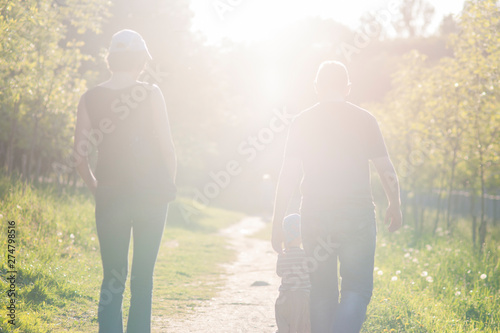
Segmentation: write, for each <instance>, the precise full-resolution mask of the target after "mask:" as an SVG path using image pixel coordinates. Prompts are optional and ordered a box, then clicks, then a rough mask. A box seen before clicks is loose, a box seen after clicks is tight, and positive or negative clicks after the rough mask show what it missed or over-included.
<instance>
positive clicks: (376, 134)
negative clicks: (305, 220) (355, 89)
mask: <svg viewBox="0 0 500 333" xmlns="http://www.w3.org/2000/svg"><path fill="white" fill-rule="evenodd" d="M386 155H387V149H386V146H385V143H384V139H383V138H382V133H381V132H380V128H379V126H378V123H377V120H376V119H375V117H374V116H373V115H372V114H370V113H369V112H368V111H366V110H364V109H362V108H360V107H358V106H356V105H354V104H351V103H349V102H343V101H332V102H322V103H318V104H316V105H314V106H313V107H311V108H309V109H307V110H305V111H303V112H301V113H300V114H299V115H297V116H296V117H295V118H294V120H293V122H292V125H291V127H290V130H289V133H288V140H287V145H286V149H285V156H286V157H298V158H300V160H301V162H302V167H303V172H304V176H303V179H302V183H301V193H302V205H301V210H302V211H304V210H306V211H309V212H310V211H312V210H328V209H329V208H332V207H335V206H337V205H344V204H346V203H349V204H350V203H353V204H361V205H366V207H369V206H370V205H371V206H372V207H373V203H372V201H373V200H372V194H371V188H370V173H369V164H368V160H370V159H373V158H376V157H383V156H386Z"/></svg>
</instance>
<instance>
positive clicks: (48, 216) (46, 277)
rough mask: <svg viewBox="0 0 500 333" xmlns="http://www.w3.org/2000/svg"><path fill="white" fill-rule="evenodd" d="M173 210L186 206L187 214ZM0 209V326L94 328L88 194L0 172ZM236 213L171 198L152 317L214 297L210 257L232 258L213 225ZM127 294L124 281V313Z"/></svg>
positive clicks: (96, 266) (95, 283)
mask: <svg viewBox="0 0 500 333" xmlns="http://www.w3.org/2000/svg"><path fill="white" fill-rule="evenodd" d="M181 209H184V211H186V210H187V211H189V212H192V214H191V216H190V219H189V220H186V219H184V218H183V216H182V214H181ZM0 214H1V216H0V222H1V225H2V234H1V235H0V244H1V245H0V246H2V251H0V276H1V278H0V293H1V296H0V300H1V301H0V305H1V308H2V309H3V310H0V331H2V330H4V331H8V332H23V333H35V332H36V333H40V332H67V331H70V332H89V331H96V329H97V302H98V297H99V288H100V282H101V278H102V268H101V261H100V254H99V243H98V240H97V234H96V230H95V220H94V204H93V199H92V197H91V196H90V195H89V194H88V193H87V192H84V193H83V194H82V193H72V194H64V195H59V194H57V193H56V191H55V189H54V188H51V187H50V186H45V188H32V187H29V186H24V185H22V184H21V183H20V182H17V181H11V180H9V179H7V178H6V177H0ZM241 217H242V215H241V214H239V213H234V212H229V211H224V210H220V209H216V208H206V207H201V206H196V205H195V204H193V203H192V202H190V201H188V200H185V199H184V200H183V199H179V200H177V201H176V202H174V203H172V204H171V206H170V208H169V218H168V221H167V227H166V229H165V233H164V236H163V240H162V246H161V248H160V252H159V256H158V260H157V266H156V270H155V290H154V305H153V315H154V316H160V317H161V316H165V317H170V316H175V315H183V314H186V313H187V312H189V311H190V309H192V308H193V306H194V305H195V304H196V303H195V302H196V300H207V299H210V298H211V297H213V296H214V294H215V292H216V291H217V288H216V287H217V286H218V285H220V283H221V281H220V278H219V274H220V273H221V272H222V269H221V268H220V266H219V265H218V263H223V262H227V261H229V260H231V259H232V258H233V257H234V253H232V251H230V250H229V249H228V248H227V247H226V243H225V240H224V239H223V238H222V237H220V236H218V235H217V234H216V232H217V230H219V229H220V228H223V227H225V226H228V225H230V224H232V223H234V222H237V221H238V220H239V219H240V218H241ZM8 220H14V221H16V239H15V240H16V243H15V245H16V250H15V253H14V255H15V256H16V260H17V262H16V266H15V269H16V270H17V280H16V289H17V297H16V300H17V303H16V326H15V327H14V326H12V325H10V324H9V323H8V319H9V318H8V317H7V316H6V314H7V311H6V309H5V306H6V305H7V302H8V300H9V299H8V297H7V296H6V291H7V289H8V288H9V283H8V281H7V280H6V277H7V274H6V272H7V271H8V268H7V257H6V256H7V254H8V253H7V221H8ZM131 250H132V249H131ZM129 298H130V293H129V289H128V286H127V291H126V293H125V302H124V314H125V315H126V314H127V312H128V301H129Z"/></svg>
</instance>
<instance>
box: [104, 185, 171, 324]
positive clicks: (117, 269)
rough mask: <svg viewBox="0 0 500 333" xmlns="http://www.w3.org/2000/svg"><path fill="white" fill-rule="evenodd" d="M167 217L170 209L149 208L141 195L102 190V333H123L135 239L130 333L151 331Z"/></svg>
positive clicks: (163, 207)
mask: <svg viewBox="0 0 500 333" xmlns="http://www.w3.org/2000/svg"><path fill="white" fill-rule="evenodd" d="M141 201H142V202H141ZM166 214H167V204H164V205H155V206H151V205H148V203H145V202H143V200H141V198H140V197H137V196H123V195H117V194H116V193H113V192H110V191H106V189H102V188H101V189H98V191H97V194H96V214H95V215H96V223H97V234H98V237H99V243H100V248H101V258H102V266H103V273H104V277H103V280H102V286H101V294H100V301H99V309H98V321H99V332H100V333H123V319H122V300H123V291H124V290H125V281H126V279H127V271H128V252H129V251H128V250H129V243H130V236H131V234H133V240H134V246H133V249H134V253H133V262H132V271H131V277H130V291H131V299H130V310H129V317H128V323H127V332H128V333H148V332H150V331H151V302H152V301H151V299H152V292H153V271H154V267H155V263H156V257H157V254H158V249H159V247H160V241H161V237H162V234H163V228H164V225H165V217H166Z"/></svg>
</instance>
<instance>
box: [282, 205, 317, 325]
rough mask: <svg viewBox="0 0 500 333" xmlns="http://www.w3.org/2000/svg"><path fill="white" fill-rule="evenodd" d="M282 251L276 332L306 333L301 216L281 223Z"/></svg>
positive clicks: (306, 283) (305, 271)
mask: <svg viewBox="0 0 500 333" xmlns="http://www.w3.org/2000/svg"><path fill="white" fill-rule="evenodd" d="M283 233H284V236H285V237H284V238H285V250H284V253H283V254H279V255H278V262H277V264H276V273H277V274H278V276H280V277H281V286H280V287H279V292H280V293H279V296H278V299H277V300H276V304H275V315H276V324H277V325H278V331H277V333H309V332H310V331H311V328H310V320H309V290H310V288H311V283H310V281H309V270H308V267H307V261H306V256H305V253H304V250H303V249H302V248H301V247H300V244H301V237H300V215H298V214H292V215H288V216H287V217H285V219H284V220H283Z"/></svg>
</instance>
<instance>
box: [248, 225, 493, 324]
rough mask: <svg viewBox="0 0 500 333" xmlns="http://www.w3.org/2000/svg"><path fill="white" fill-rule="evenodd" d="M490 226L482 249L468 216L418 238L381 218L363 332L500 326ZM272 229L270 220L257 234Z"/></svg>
mask: <svg viewBox="0 0 500 333" xmlns="http://www.w3.org/2000/svg"><path fill="white" fill-rule="evenodd" d="M408 223H410V222H408ZM408 223H407V224H408ZM410 224H411V223H410ZM427 227H428V228H430V227H431V226H430V225H429V226H427ZM489 228H490V229H489V232H488V234H489V236H488V238H487V247H486V250H485V252H484V254H483V255H479V254H478V253H477V250H474V249H473V247H472V241H471V240H470V221H468V220H467V221H466V220H459V221H457V222H456V224H455V229H454V231H453V234H452V235H450V234H448V233H446V232H445V231H443V230H441V229H438V230H439V231H438V232H437V233H436V235H435V236H433V235H432V233H431V232H430V231H429V230H427V231H424V233H423V235H422V236H421V237H420V238H419V239H418V240H415V238H414V230H413V228H412V227H411V226H409V225H407V226H405V227H404V228H403V229H401V230H400V231H398V232H396V233H395V234H390V233H389V232H387V231H386V230H385V226H384V225H383V224H382V223H381V222H380V221H379V231H378V235H377V251H376V257H375V266H376V269H375V272H374V279H375V285H374V293H373V297H372V300H371V303H370V305H369V306H368V313H367V319H366V322H365V324H364V326H363V330H362V332H364V333H368V332H373V333H375V332H377V333H378V332H419V333H423V332H439V333H441V332H450V333H451V332H499V331H500V230H499V228H498V227H496V228H493V227H492V226H491V225H489ZM270 235H271V225H268V226H267V227H266V229H264V230H262V231H260V232H259V233H257V234H256V235H254V236H255V237H258V238H260V239H264V240H270ZM483 274H485V275H483ZM483 278H484V279H483Z"/></svg>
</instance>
